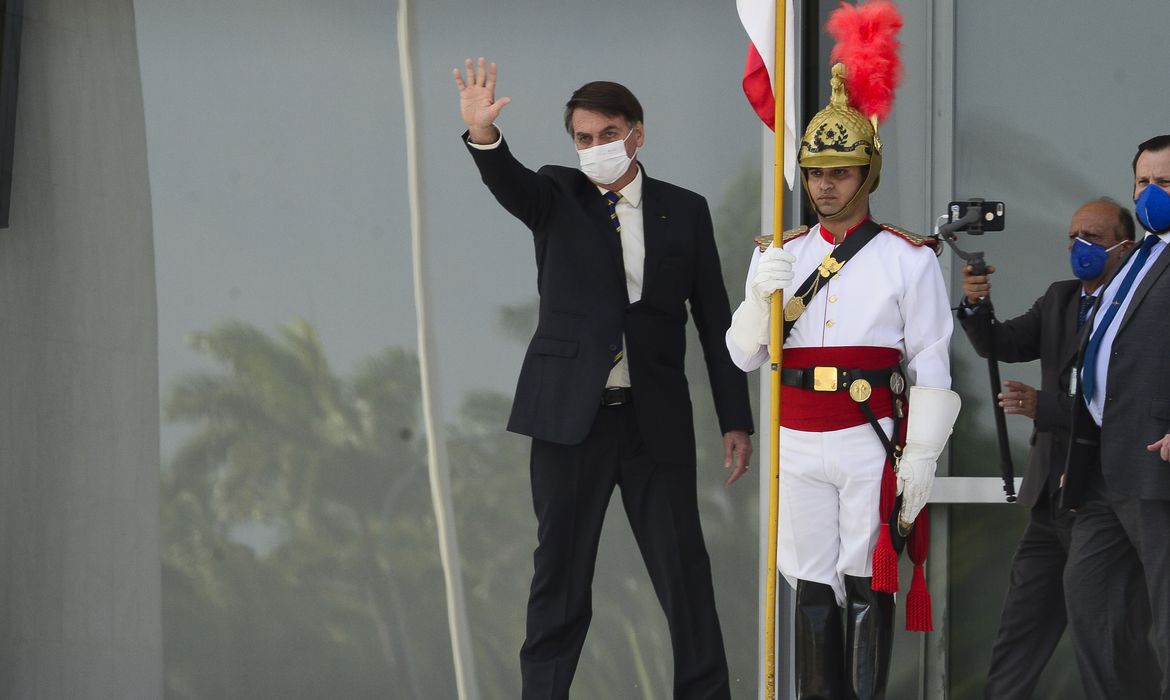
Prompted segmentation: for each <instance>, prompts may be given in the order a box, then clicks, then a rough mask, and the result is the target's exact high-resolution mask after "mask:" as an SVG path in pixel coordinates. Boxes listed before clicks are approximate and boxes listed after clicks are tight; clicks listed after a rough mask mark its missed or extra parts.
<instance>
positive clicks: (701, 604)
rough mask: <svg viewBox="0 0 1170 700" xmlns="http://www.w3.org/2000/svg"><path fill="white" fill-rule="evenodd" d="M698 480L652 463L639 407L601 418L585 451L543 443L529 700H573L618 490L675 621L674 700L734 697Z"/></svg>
mask: <svg viewBox="0 0 1170 700" xmlns="http://www.w3.org/2000/svg"><path fill="white" fill-rule="evenodd" d="M695 471H696V470H695V466H694V465H693V464H692V465H676V464H661V463H658V462H655V461H654V460H653V459H651V458H650V457H649V456H648V455H647V454H646V452H645V449H644V447H643V445H642V440H641V437H640V435H639V431H638V427H637V422H636V420H635V418H634V412H633V409H632V408H631V407H630V406H629V405H626V406H618V407H611V408H603V409H601V410H600V411H599V412H598V416H597V419H596V421H595V422H594V424H593V428H592V430H591V431H590V433H589V435H588V437H586V439H585V441H584V442H583V443H581V444H579V445H557V444H553V443H549V442H543V441H540V440H534V441H533V443H532V463H531V473H532V501H533V504H534V506H535V509H536V520H537V546H536V551H535V552H534V554H533V565H534V573H533V576H532V589H531V592H530V593H529V598H528V624H527V638H526V639H525V640H524V646H523V647H522V648H521V650H520V671H521V676H522V681H523V688H524V690H523V697H524V698H525V699H526V700H529V699H531V700H536V699H537V698H539V699H541V700H546V699H551V698H556V699H561V698H567V697H568V696H569V686H570V684H571V683H572V680H573V673H574V671H575V670H576V668H577V660H578V659H579V658H580V655H581V647H582V646H583V644H584V642H585V634H586V632H587V631H588V629H589V621H590V619H591V617H592V614H593V608H592V596H591V588H592V583H593V568H594V562H595V561H596V559H597V546H598V540H599V538H600V536H601V526H602V522H603V521H604V519H605V510H606V507H607V506H608V504H609V500H610V496H611V495H612V493H613V489H614V487H615V486H620V487H621V495H622V504H623V505H624V506H625V511H626V516H627V517H628V518H629V521H630V528H631V529H632V530H633V533H634V538H635V540H636V541H637V543H638V548H639V550H640V551H641V553H642V559H643V561H645V563H646V569H647V571H648V572H649V574H650V580H651V582H652V583H653V585H654V591H655V593H656V594H657V595H658V600H659V602H660V603H661V604H662V608H663V611H664V612H665V613H666V620H667V624H668V626H669V628H670V639H671V645H672V647H673V649H674V697H675V698H687V699H690V698H694V699H696V700H697V699H699V698H703V699H707V698H720V699H727V698H730V697H731V691H730V688H729V686H728V677H727V660H726V657H725V655H724V651H723V637H722V635H721V634H720V631H719V618H718V616H717V615H716V612H715V595H714V591H713V590H712V586H711V564H710V560H709V559H708V557H707V549H706V547H705V546H704V544H703V532H702V529H701V528H700V525H699V507H698V498H697V494H696V486H695Z"/></svg>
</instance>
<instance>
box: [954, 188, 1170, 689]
mask: <svg viewBox="0 0 1170 700" xmlns="http://www.w3.org/2000/svg"><path fill="white" fill-rule="evenodd" d="M1068 239H1069V241H1068V248H1069V256H1070V263H1071V266H1072V271H1073V274H1074V275H1076V277H1077V279H1070V280H1062V281H1059V282H1053V283H1052V285H1051V286H1049V287H1048V291H1046V292H1045V293H1044V296H1042V297H1040V298H1039V299H1037V300H1036V302H1035V303H1034V304H1033V305H1032V308H1031V309H1029V310H1028V311H1027V313H1025V314H1023V315H1021V316H1017V317H1016V318H1013V319H1010V320H1007V321H1003V322H999V321H997V320H995V315H994V309H993V307H992V305H991V299H990V292H991V285H990V283H989V282H988V276H990V274H991V273H992V272H994V271H995V268H993V267H989V268H988V274H987V275H972V274H971V268H970V267H965V268H963V291H964V293H965V297H964V299H963V302H962V304H961V305H960V307H959V321H960V323H961V324H962V326H963V330H964V331H966V333H967V337H968V338H970V340H971V343H972V345H973V346H974V347H975V350H976V352H978V353H979V354H980V355H981V356H983V357H987V356H988V355H989V354H990V351H991V350H992V349H993V348H994V350H995V354H996V357H997V358H998V359H999V360H1001V361H1003V362H1029V361H1032V360H1037V359H1038V360H1040V373H1041V382H1040V388H1039V389H1036V388H1034V387H1031V386H1029V385H1027V384H1024V383H1022V382H1018V381H1011V380H1009V381H1005V382H1004V386H1003V389H1004V390H1003V391H1002V392H1001V393H1000V394H999V405H1000V406H1002V407H1003V409H1004V412H1005V413H1009V414H1014V415H1022V416H1026V417H1028V418H1031V419H1032V420H1033V421H1034V425H1035V428H1034V431H1033V434H1032V450H1031V454H1030V455H1029V460H1028V466H1027V469H1026V471H1025V472H1024V480H1023V483H1022V484H1021V486H1020V494H1019V503H1020V504H1021V505H1023V506H1024V507H1026V508H1028V509H1029V519H1028V525H1027V528H1026V529H1025V530H1024V534H1023V537H1021V538H1020V543H1019V547H1018V548H1017V549H1016V553H1015V556H1014V557H1013V559H1012V569H1011V580H1010V583H1009V587H1008V592H1007V597H1006V599H1005V600H1004V607H1003V614H1002V616H1001V618H1000V627H999V634H998V635H997V637H996V640H995V646H994V648H993V649H992V655H991V668H990V670H989V671H988V678H987V687H986V692H985V697H987V698H989V699H990V698H994V699H995V700H1003V699H1012V698H1021V699H1023V698H1031V697H1032V695H1033V692H1034V690H1035V688H1036V684H1037V682H1038V681H1039V679H1040V674H1041V672H1042V671H1043V670H1044V666H1045V664H1047V663H1048V659H1049V658H1050V657H1051V656H1052V652H1053V650H1054V649H1055V648H1056V645H1057V642H1059V641H1060V637H1061V635H1062V634H1063V633H1064V628H1065V625H1066V615H1065V597H1064V586H1063V584H1062V581H1061V579H1062V576H1063V572H1064V567H1065V562H1066V560H1067V558H1068V548H1069V537H1070V532H1071V529H1072V524H1073V518H1074V514H1072V513H1068V512H1064V511H1061V510H1060V509H1059V507H1058V499H1057V496H1058V494H1059V487H1060V475H1061V472H1062V471H1063V469H1064V460H1065V455H1066V453H1067V450H1068V436H1069V424H1070V420H1071V415H1072V407H1073V405H1072V401H1073V399H1072V395H1073V394H1075V390H1076V387H1075V379H1074V378H1073V377H1074V373H1073V372H1072V369H1073V367H1074V364H1075V360H1076V357H1077V348H1078V342H1077V339H1078V337H1079V335H1080V331H1081V328H1082V327H1083V325H1084V323H1085V320H1086V318H1087V317H1088V316H1089V313H1090V311H1091V310H1092V307H1093V304H1094V302H1095V301H1096V294H1097V293H1098V292H1099V290H1100V288H1101V286H1102V284H1104V283H1105V282H1106V281H1107V280H1108V279H1109V278H1110V276H1111V275H1112V274H1113V271H1114V270H1115V269H1116V267H1117V264H1118V262H1119V261H1120V260H1122V259H1124V257H1125V254H1126V253H1127V252H1128V251H1129V249H1130V248H1132V246H1133V239H1134V222H1133V216H1132V215H1131V214H1130V213H1129V211H1128V210H1126V209H1125V208H1123V207H1121V206H1120V205H1118V204H1117V203H1115V202H1112V201H1109V200H1104V199H1101V200H1095V201H1092V202H1088V203H1086V204H1084V205H1083V206H1081V207H1080V208H1079V209H1077V211H1076V213H1075V214H1073V217H1072V221H1071V223H1070V225H1069V231H1068ZM1131 612H1132V614H1133V618H1134V625H1133V627H1132V630H1133V632H1134V634H1133V637H1134V639H1133V644H1132V645H1131V646H1128V647H1126V646H1124V645H1122V646H1119V650H1121V649H1123V648H1124V649H1130V650H1132V653H1126V654H1119V656H1120V657H1121V658H1118V659H1116V663H1117V664H1119V665H1121V666H1130V667H1132V668H1134V670H1135V672H1134V673H1133V674H1131V677H1132V678H1133V679H1134V682H1135V686H1136V687H1135V688H1134V694H1133V695H1132V696H1131V697H1147V694H1146V692H1148V691H1146V692H1141V690H1140V689H1143V688H1149V687H1150V686H1149V685H1142V684H1141V683H1142V682H1143V679H1144V681H1149V680H1151V679H1150V677H1149V676H1150V674H1149V673H1144V672H1141V671H1139V670H1138V666H1139V665H1140V661H1141V660H1149V658H1150V657H1149V650H1148V644H1146V643H1145V639H1144V633H1145V631H1146V630H1148V629H1149V613H1148V609H1147V606H1146V605H1144V604H1139V605H1137V606H1136V607H1135V608H1134V609H1133V610H1132V611H1131ZM1155 677H1156V676H1155ZM1155 687H1156V686H1155Z"/></svg>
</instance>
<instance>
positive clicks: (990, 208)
mask: <svg viewBox="0 0 1170 700" xmlns="http://www.w3.org/2000/svg"><path fill="white" fill-rule="evenodd" d="M971 207H979V208H980V209H981V210H982V216H981V217H980V219H979V221H978V222H977V223H973V224H969V225H968V226H966V227H964V228H963V231H964V232H965V233H971V234H980V233H983V232H984V231H1002V230H1003V214H1004V208H1003V202H988V201H984V200H982V199H966V200H962V201H958V202H951V203H950V204H948V205H947V208H948V210H949V211H950V216H951V221H958V220H959V219H961V218H963V217H964V216H966V215H967V210H968V209H970V208H971Z"/></svg>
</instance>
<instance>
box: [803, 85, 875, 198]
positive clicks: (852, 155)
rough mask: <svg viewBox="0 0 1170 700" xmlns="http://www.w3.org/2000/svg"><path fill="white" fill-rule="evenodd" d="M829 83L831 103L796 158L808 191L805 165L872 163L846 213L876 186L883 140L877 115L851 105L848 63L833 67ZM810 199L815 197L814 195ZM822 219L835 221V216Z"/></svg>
mask: <svg viewBox="0 0 1170 700" xmlns="http://www.w3.org/2000/svg"><path fill="white" fill-rule="evenodd" d="M829 84H830V86H831V87H832V90H833V92H832V96H831V97H830V98H829V104H828V105H826V106H825V108H824V109H822V110H821V111H819V112H817V114H816V116H814V117H813V118H812V121H810V122H809V123H808V128H807V129H805V131H804V136H803V137H801V139H800V151H799V152H798V154H797V161H798V163H799V165H800V169H801V170H800V179H801V181H802V182H803V183H804V189H805V193H806V194H808V178H807V175H806V173H805V169H806V168H837V167H841V166H851V165H858V166H866V165H868V166H869V173H868V174H867V175H866V179H865V182H864V183H862V186H861V188H859V189H858V191H857V194H855V195H854V197H853V199H851V200H850V201H849V204H848V205H846V207H845V208H843V209H842V210H841V212H838V214H843V213H845V212H846V211H847V210H848V209H849V208H850V207H851V206H852V205H853V203H854V202H856V201H857V199H858V198H859V197H861V196H863V193H868V192H873V191H874V190H876V189H877V186H878V181H879V179H880V175H881V168H882V143H881V139H879V138H878V133H877V117H868V118H867V117H866V116H865V115H863V114H862V113H861V112H858V111H857V110H856V109H854V108H853V107H852V106H851V105H850V104H849V96H848V94H846V92H845V64H843V63H837V64H835V65H834V66H833V77H832V78H831V80H830V83H829ZM809 199H810V201H811V200H812V196H811V194H809ZM813 209H816V202H813ZM823 218H825V219H827V220H832V219H833V218H834V217H832V216H830V217H823Z"/></svg>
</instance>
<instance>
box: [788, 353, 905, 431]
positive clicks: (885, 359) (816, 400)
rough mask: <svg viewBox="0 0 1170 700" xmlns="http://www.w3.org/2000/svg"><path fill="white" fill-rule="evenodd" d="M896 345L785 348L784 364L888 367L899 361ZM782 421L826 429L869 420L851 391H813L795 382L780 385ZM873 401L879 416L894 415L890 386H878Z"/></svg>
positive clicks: (791, 425)
mask: <svg viewBox="0 0 1170 700" xmlns="http://www.w3.org/2000/svg"><path fill="white" fill-rule="evenodd" d="M898 359H899V354H898V351H897V350H895V349H894V348H883V347H874V346H867V345H849V346H839V347H827V348H791V349H787V348H786V349H785V350H784V365H783V366H784V367H787V368H791V369H804V368H806V367H817V366H827V367H840V368H841V369H887V368H889V367H896V366H897V365H898ZM780 401H781V403H780V405H781V410H780V425H781V426H782V427H785V428H789V429H791V430H803V431H806V432H815V433H824V432H828V431H830V430H842V429H844V428H852V427H855V426H858V425H865V424H866V423H868V420H867V419H866V417H865V414H864V413H862V412H861V407H860V406H859V405H858V404H857V402H856V401H854V400H853V399H852V398H850V396H849V392H848V391H813V390H812V389H802V388H800V387H795V386H781V387H780ZM869 405H870V407H871V408H872V409H873V413H874V416H876V417H877V418H878V419H879V420H880V419H882V418H889V417H890V416H892V415H894V402H893V398H892V396H891V392H890V387H889V386H888V385H887V386H875V387H873V394H872V395H871V396H870V399H869Z"/></svg>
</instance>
